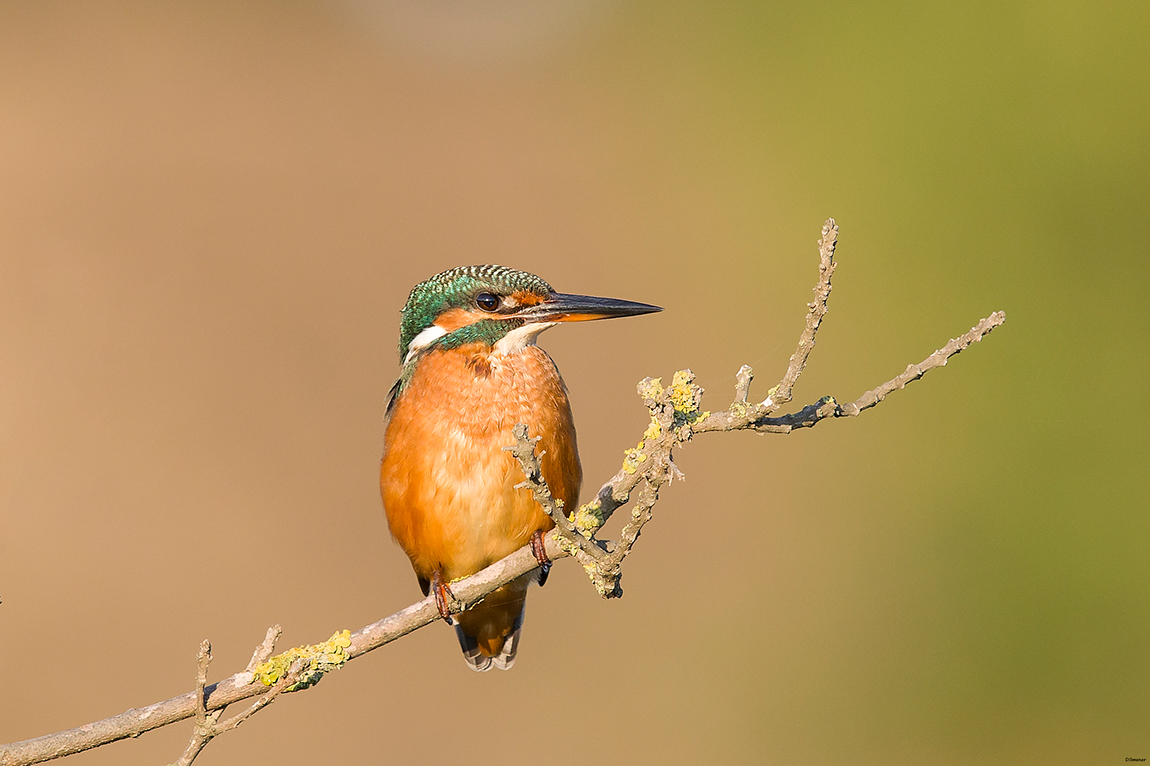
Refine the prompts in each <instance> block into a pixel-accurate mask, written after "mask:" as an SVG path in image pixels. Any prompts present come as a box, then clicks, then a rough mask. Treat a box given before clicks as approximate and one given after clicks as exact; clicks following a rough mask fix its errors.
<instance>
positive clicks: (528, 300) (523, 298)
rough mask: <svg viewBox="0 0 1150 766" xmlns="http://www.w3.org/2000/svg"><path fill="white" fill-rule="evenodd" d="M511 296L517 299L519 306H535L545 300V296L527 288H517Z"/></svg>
mask: <svg viewBox="0 0 1150 766" xmlns="http://www.w3.org/2000/svg"><path fill="white" fill-rule="evenodd" d="M511 298H512V299H513V300H514V301H515V305H517V306H535V305H538V304H540V303H542V302H543V300H544V296H542V295H538V294H536V293H529V292H527V291H526V290H517V291H516V292H514V293H512V294H511Z"/></svg>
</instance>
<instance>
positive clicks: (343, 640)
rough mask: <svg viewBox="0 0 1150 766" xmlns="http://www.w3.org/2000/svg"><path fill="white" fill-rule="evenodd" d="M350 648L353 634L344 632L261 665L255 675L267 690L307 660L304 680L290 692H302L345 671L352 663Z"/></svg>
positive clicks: (290, 689) (292, 650) (291, 650)
mask: <svg viewBox="0 0 1150 766" xmlns="http://www.w3.org/2000/svg"><path fill="white" fill-rule="evenodd" d="M349 646H351V631H350V630H342V631H339V632H338V633H335V634H334V635H332V637H331V638H329V639H328V640H327V641H324V642H323V643H322V644H312V645H311V646H297V647H295V648H294V649H288V650H287V651H286V652H283V653H282V654H277V655H276V656H274V657H272V658H270V659H269V660H268V661H267V662H264V663H261V664H260V665H258V666H257V667H256V669H255V671H253V672H254V674H255V677H256V679H257V680H258V681H259V682H260V683H262V684H263V685H264V686H274V685H275V683H276V682H277V681H279V680H280V679H281V678H283V677H284V676H285V675H287V673H288V670H289V669H290V668H291V666H292V665H293V664H294V663H295V662H296V660H305V661H307V663H308V664H307V666H306V667H305V668H304V670H303V674H302V675H301V676H300V680H299V681H297V682H296V683H295V684H292V686H290V687H289V688H288V689H287V691H289V692H294V691H299V690H300V689H306V688H308V687H309V686H314V685H315V684H317V683H319V680H320V679H321V678H323V675H324V673H327V672H328V671H330V670H336V669H338V668H340V667H342V666H343V665H344V663H346V662H347V661H348V659H349V658H348V654H347V648H348V647H349Z"/></svg>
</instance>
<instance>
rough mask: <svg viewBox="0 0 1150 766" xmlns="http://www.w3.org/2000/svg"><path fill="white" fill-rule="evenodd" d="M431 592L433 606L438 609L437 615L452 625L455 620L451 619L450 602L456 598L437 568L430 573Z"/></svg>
mask: <svg viewBox="0 0 1150 766" xmlns="http://www.w3.org/2000/svg"><path fill="white" fill-rule="evenodd" d="M431 592H432V593H434V594H435V608H436V609H438V610H439V616H440V617H442V618H443V621H444V622H446V623H447V624H448V625H454V624H455V621H454V620H452V619H451V604H452V602H454V601H456V600H457V599H456V598H455V594H454V593H452V592H451V588H449V587H447V583H445V582H444V581H443V575H442V574H440V572H439V570H438V569H436V570H435V572H434V573H433V574H432V575H431Z"/></svg>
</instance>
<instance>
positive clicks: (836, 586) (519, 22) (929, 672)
mask: <svg viewBox="0 0 1150 766" xmlns="http://www.w3.org/2000/svg"><path fill="white" fill-rule="evenodd" d="M1148 28H1150V5H1147V4H1146V3H1113V4H1106V3H1084V2H1078V3H1074V2H1045V3H1011V4H1002V3H966V4H963V3H934V4H913V3H911V4H908V3H893V2H888V3H878V4H859V3H808V4H801V5H800V4H778V5H771V4H760V3H737V4H709V3H694V4H681V3H679V4H665V3H628V4H623V3H617V2H608V1H607V0H561V1H558V2H553V3H536V2H528V1H527V0H489V1H487V2H476V3H469V4H463V3H452V2H446V1H445V0H437V1H435V2H427V3H417V2H394V3H372V2H369V0H360V1H359V2H356V1H355V0H343V1H342V2H341V1H339V0H330V1H329V2H320V1H319V0H313V1H312V2H306V1H304V0H300V1H299V2H290V3H288V2H275V3H273V2H241V3H222V2H219V3H217V2H205V3H197V4H181V3H147V2H134V3H132V2H118V3H117V2H96V1H92V2H7V3H4V4H2V5H0V594H2V597H3V604H2V605H0V653H2V654H3V656H4V657H5V658H6V659H5V660H4V662H2V663H0V713H2V714H0V740H2V741H12V740H18V739H24V738H28V737H33V736H37V735H40V734H45V733H48V732H52V731H56V730H59V729H63V728H68V727H72V726H77V725H80V724H83V723H86V722H88V721H92V720H96V719H99V718H103V717H106V716H108V715H112V714H115V713H119V712H121V711H123V710H125V709H127V708H129V707H135V706H140V705H144V704H147V703H151V702H154V701H158V700H161V699H165V698H168V697H171V696H174V695H176V694H179V693H182V692H185V691H188V690H189V689H190V688H191V685H192V681H193V678H194V675H195V653H196V647H197V646H198V643H199V641H200V640H201V639H203V638H210V639H211V641H212V642H213V644H214V646H215V654H216V662H215V664H214V666H213V677H214V678H220V677H223V676H225V675H228V674H230V673H232V672H235V671H237V670H240V669H241V668H242V667H243V665H244V664H245V663H246V661H247V658H248V656H249V654H250V652H251V650H252V648H253V646H254V645H255V644H256V643H258V641H259V640H260V639H261V637H262V636H263V632H264V630H265V628H266V627H267V626H269V625H271V624H273V623H277V622H278V623H282V624H283V626H284V628H285V634H284V638H283V643H282V646H283V647H287V646H291V645H297V644H301V643H311V642H315V641H320V640H323V639H325V638H327V637H328V636H329V635H330V634H331V633H332V632H333V631H335V630H337V629H340V628H352V629H355V628H358V627H360V626H362V625H364V624H366V623H369V622H372V621H374V620H376V619H379V618H381V617H383V616H385V615H387V614H389V613H391V612H393V611H395V610H397V609H399V608H401V607H403V606H406V605H407V604H409V603H411V602H412V601H414V600H415V598H416V597H417V596H418V589H417V587H416V583H415V579H414V577H413V576H412V574H411V572H410V568H409V566H408V563H407V561H406V559H405V558H404V557H403V555H402V554H401V552H400V551H399V550H398V548H396V547H395V546H394V545H393V544H392V543H391V542H390V539H389V537H388V533H387V528H386V524H385V522H384V519H383V514H382V511H381V509H380V503H379V498H378V488H377V484H376V481H377V479H376V471H377V468H378V460H379V453H380V448H381V444H382V430H383V429H382V423H381V417H382V414H383V405H384V399H385V395H386V392H387V389H388V388H389V386H390V385H391V382H392V380H393V378H394V376H395V374H396V372H397V358H396V353H395V343H396V337H397V327H398V319H399V317H398V311H399V308H400V307H401V306H402V303H403V301H404V299H405V298H406V295H407V291H408V290H409V289H410V288H411V286H412V285H413V284H415V283H416V282H418V281H420V280H422V279H424V278H426V277H427V276H430V275H431V274H434V273H436V272H438V271H440V270H442V269H445V268H449V267H451V266H455V265H459V264H466V263H483V262H496V263H504V264H507V265H511V266H515V267H519V268H523V269H526V270H529V271H533V272H536V273H539V274H541V275H542V276H543V277H544V278H546V279H547V280H549V281H550V282H551V283H552V284H554V285H555V286H556V287H557V288H558V289H560V290H563V291H567V292H581V293H592V294H602V295H611V296H617V297H622V298H629V299H633V300H639V301H647V302H652V303H657V304H660V305H662V306H664V307H666V309H667V310H666V311H665V312H664V313H663V314H660V315H657V316H654V317H644V318H641V319H635V320H626V321H618V322H604V323H597V324H595V325H589V326H580V327H573V328H560V329H557V330H555V331H553V332H551V333H548V334H547V335H545V336H543V339H542V345H544V347H546V348H547V349H548V350H549V351H550V352H551V354H552V355H553V356H554V358H555V360H556V362H557V363H558V365H559V366H560V368H561V369H562V370H563V373H564V376H565V378H566V380H567V383H568V385H569V387H570V389H571V396H572V401H573V405H574V408H575V414H576V418H577V420H578V423H579V426H580V430H579V436H580V441H581V449H582V453H583V459H584V467H585V472H586V476H587V487H585V489H584V497H585V498H586V497H589V496H590V494H591V493H592V492H593V491H594V489H595V488H596V487H598V485H599V484H600V483H601V482H602V481H604V480H605V479H606V478H608V477H609V476H610V475H611V474H612V473H613V472H614V471H615V470H616V468H617V466H618V464H619V461H620V458H621V454H620V453H621V450H622V449H623V448H625V447H628V446H631V445H632V444H633V443H634V442H635V441H637V439H638V438H639V435H640V433H641V431H642V429H643V426H644V423H645V420H646V415H645V411H644V410H643V408H642V406H641V404H640V402H639V400H638V398H637V397H636V396H635V394H634V384H635V383H636V382H637V381H638V380H639V379H641V378H643V377H644V376H646V375H664V376H667V375H669V374H670V373H672V372H673V371H674V370H676V369H679V368H682V367H687V366H690V367H691V368H692V369H694V371H695V372H696V373H697V374H698V376H699V381H700V382H701V383H702V384H703V385H704V386H705V387H706V388H707V389H708V390H709V392H710V393H709V396H710V397H711V398H710V399H708V402H707V404H706V406H707V407H708V408H711V409H714V408H719V407H722V406H724V404H725V403H726V402H728V401H729V400H730V395H731V389H732V386H733V384H734V373H735V371H736V370H737V369H738V368H739V365H741V364H744V363H748V364H751V365H753V366H754V367H755V368H756V370H757V371H758V374H759V386H758V387H757V388H756V389H755V391H754V393H757V394H758V395H759V396H764V395H765V393H766V389H767V388H768V387H769V386H770V385H772V384H773V382H775V381H777V380H778V378H779V376H781V374H782V371H783V370H784V368H785V365H786V361H787V358H788V356H789V355H790V353H791V352H792V350H793V348H794V344H795V340H796V338H797V336H798V333H799V331H800V329H801V326H802V321H803V316H804V311H805V308H804V304H805V302H806V301H807V300H809V297H810V292H809V290H810V287H811V286H812V285H813V284H814V280H815V277H816V264H817V256H816V251H815V241H816V239H817V237H818V233H819V227H820V225H821V224H822V222H823V220H824V219H825V218H826V217H828V216H834V217H835V218H836V219H837V220H838V222H839V224H840V226H841V229H842V232H841V236H840V246H839V261H840V266H839V270H838V273H837V278H836V283H835V293H834V295H833V296H832V299H831V312H830V314H829V316H828V318H827V321H826V323H825V324H824V329H823V331H822V333H821V334H820V336H819V345H818V348H817V349H816V351H815V353H814V356H813V358H812V360H811V363H810V366H809V367H808V371H807V373H806V374H805V375H804V377H803V378H802V379H801V381H800V383H799V386H798V388H797V390H796V404H803V403H807V402H810V401H813V400H815V399H816V398H818V397H819V396H822V395H824V394H832V395H835V396H836V397H838V398H840V399H844V400H845V399H851V398H854V397H855V396H857V395H858V394H859V393H861V392H862V391H864V390H866V389H868V388H870V387H872V386H874V385H876V384H877V383H879V382H881V381H883V380H886V379H888V378H890V377H893V376H894V375H895V374H897V373H899V372H900V371H902V369H903V368H904V367H905V365H906V364H907V363H909V362H912V361H918V360H920V359H922V358H923V357H925V356H926V355H928V354H929V353H930V352H931V351H933V350H934V349H935V348H937V347H938V346H940V345H942V344H943V343H945V342H946V340H948V339H949V338H951V337H953V336H955V335H958V334H960V333H962V332H964V331H965V330H966V329H967V328H969V327H970V326H971V325H972V324H974V323H975V322H976V321H977V320H978V319H979V318H980V317H983V316H985V315H987V314H989V313H991V312H992V311H994V310H998V309H1002V310H1005V311H1006V312H1007V316H1008V321H1007V324H1006V325H1005V326H1004V327H1002V328H1001V329H999V330H997V331H995V333H994V334H993V335H991V336H990V337H989V338H988V339H987V340H986V341H985V342H983V343H981V344H979V345H978V346H975V347H974V348H972V349H971V350H970V351H968V352H967V353H964V354H962V355H961V356H959V357H957V358H955V359H953V360H952V361H951V363H950V365H949V366H948V367H947V368H946V369H944V370H940V371H937V372H934V373H932V374H930V375H929V376H928V377H927V378H926V379H925V380H923V381H921V382H919V383H916V384H915V385H913V386H912V387H910V388H909V389H908V390H906V391H902V392H897V393H896V394H894V395H893V396H892V397H891V398H889V399H888V400H887V401H886V402H885V403H884V404H882V405H881V406H880V407H878V408H877V409H875V410H872V411H869V412H867V413H866V414H864V415H863V416H862V417H860V418H858V419H854V420H850V421H839V422H832V423H827V424H824V425H821V426H819V427H818V428H816V429H813V430H810V431H806V432H803V433H798V434H794V435H791V436H786V437H781V436H771V437H767V438H756V437H754V436H751V435H749V434H723V435H708V436H705V437H700V438H699V439H697V440H696V441H695V442H694V443H693V444H691V445H690V446H689V447H688V448H687V449H685V450H683V451H682V453H681V454H680V456H679V464H680V466H681V468H682V469H683V470H684V471H685V472H686V474H687V476H688V479H689V480H688V481H687V482H686V483H684V484H679V483H676V484H674V485H673V486H671V487H669V488H668V489H667V490H666V491H665V492H664V494H663V499H662V501H661V503H660V505H659V507H658V509H657V516H656V519H655V521H654V522H653V523H652V524H651V525H649V526H648V528H647V531H646V532H645V533H644V535H643V539H642V540H641V541H640V544H639V546H638V547H637V549H636V552H635V554H634V556H633V557H632V558H631V559H629V566H628V568H627V573H626V577H625V581H624V587H625V590H626V596H625V598H623V599H622V600H621V601H614V602H604V601H601V600H600V599H599V598H598V597H597V596H595V595H594V593H593V591H592V589H591V588H590V586H589V584H588V583H587V582H586V580H585V578H583V576H582V574H581V573H580V572H579V571H578V569H577V568H576V567H574V566H571V565H570V564H567V565H563V566H560V567H558V568H557V569H556V571H555V572H554V573H553V575H552V579H551V584H549V585H548V587H547V588H546V589H545V590H543V591H536V592H534V593H533V594H532V596H531V599H530V602H531V603H530V609H529V610H528V619H527V624H526V627H525V632H524V640H523V643H522V645H521V649H520V659H519V663H518V665H517V666H516V668H515V669H514V671H512V672H510V673H505V674H504V673H488V674H485V675H477V674H473V673H470V672H469V671H468V670H467V669H466V668H465V667H464V664H463V662H462V661H461V660H460V658H459V656H458V649H457V647H456V646H455V640H454V637H453V636H452V634H451V631H449V630H448V629H446V628H444V627H443V626H432V627H430V628H428V629H425V630H422V631H419V632H418V633H416V634H415V635H413V636H410V637H408V638H405V639H403V640H402V641H399V642H397V643H395V644H393V645H391V646H390V647H388V648H386V649H384V650H382V651H378V652H375V653H373V654H371V655H368V656H367V657H365V658H363V659H361V660H357V661H356V662H354V663H353V664H352V665H350V666H348V667H347V668H346V669H345V670H343V671H341V672H339V673H336V674H334V675H333V676H331V677H329V678H327V679H325V680H324V682H323V683H322V684H321V685H320V686H319V687H318V688H316V689H314V690H312V691H309V692H307V693H306V694H300V695H293V696H292V697H290V698H286V699H284V700H282V701H281V702H280V703H278V704H276V705H275V706H274V708H272V709H270V710H268V711H267V712H264V713H261V714H260V715H259V716H258V717H256V718H255V719H253V720H252V721H251V722H249V723H248V724H245V725H244V726H243V727H242V728H241V729H240V730H238V731H237V732H234V733H231V734H229V735H228V736H226V737H223V738H222V739H220V740H218V741H216V742H215V743H213V744H212V745H210V746H209V749H208V750H207V752H206V753H205V754H204V755H203V756H202V758H201V761H202V762H203V763H204V764H253V763H290V764H296V763H298V764H305V763H316V762H321V761H330V762H364V761H368V762H380V763H420V762H439V761H448V760H450V761H457V760H460V761H464V762H466V763H470V764H477V765H478V764H528V763H530V764H540V763H556V764H575V763H587V762H592V761H596V760H598V761H600V762H604V763H650V762H660V763H676V764H695V763H704V762H711V763H731V764H760V763H763V764H792V763H801V764H841V763H853V764H920V763H933V764H968V763H982V764H1018V763H1043V764H1062V763H1065V764H1087V763H1098V764H1107V763H1122V762H1124V759H1125V758H1128V757H1134V758H1142V757H1147V756H1150V659H1148V649H1150V646H1148V639H1150V603H1148V597H1150V519H1148V514H1147V506H1148V502H1147V484H1148V482H1147V479H1146V478H1145V471H1144V468H1143V465H1142V464H1143V463H1144V459H1145V444H1146V436H1145V428H1146V425H1147V417H1146V415H1145V413H1144V409H1143V406H1142V405H1140V404H1139V402H1140V401H1143V400H1144V399H1145V398H1146V395H1147V393H1148V391H1147V384H1146V380H1147V361H1148V357H1150V353H1148V348H1150V345H1148V340H1150V338H1148V328H1150V322H1148V316H1147V313H1148V307H1150V301H1148V300H1147V298H1146V289H1147V286H1148V285H1147V282H1148V280H1147V273H1148V266H1147V258H1146V256H1147V248H1146V246H1145V244H1144V242H1143V239H1142V228H1143V225H1144V223H1145V220H1146V214H1147V210H1148V208H1150V204H1148V203H1150V181H1148V179H1150V162H1148V160H1150V151H1148V149H1147V146H1148V143H1150V142H1148V140H1147V137H1148V135H1150V88H1148V87H1147V86H1148V81H1150V56H1148V55H1147V52H1146V47H1147V46H1146V40H1145V37H1146V30H1147V29H1148ZM1139 445H1142V446H1139ZM190 729H191V726H190V724H180V725H176V726H173V727H169V728H167V729H164V730H161V731H158V732H154V733H150V734H147V735H145V736H144V737H142V738H140V739H138V740H133V741H128V742H123V743H118V744H114V745H110V746H107V747H105V748H102V749H100V750H97V751H94V752H91V753H88V754H84V755H79V756H75V757H73V759H72V760H73V761H74V762H76V763H86V764H93V765H94V764H121V763H133V764H135V763H140V764H145V763H148V764H155V763H165V762H168V761H171V760H174V759H175V758H176V757H177V756H178V754H179V752H180V751H181V749H182V748H183V745H184V743H185V741H186V739H187V736H188V734H189V732H190Z"/></svg>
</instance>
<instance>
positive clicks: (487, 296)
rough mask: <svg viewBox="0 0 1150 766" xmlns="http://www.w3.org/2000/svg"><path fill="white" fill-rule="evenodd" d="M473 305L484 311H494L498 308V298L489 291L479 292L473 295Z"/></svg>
mask: <svg viewBox="0 0 1150 766" xmlns="http://www.w3.org/2000/svg"><path fill="white" fill-rule="evenodd" d="M475 305H476V306H478V307H479V308H481V309H483V310H484V311H495V309H497V308H499V299H498V298H496V297H495V296H494V295H492V294H491V293H480V294H479V295H476V296H475Z"/></svg>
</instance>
